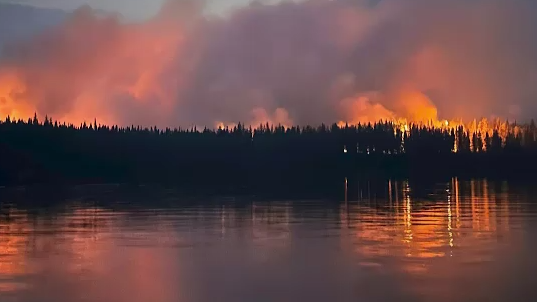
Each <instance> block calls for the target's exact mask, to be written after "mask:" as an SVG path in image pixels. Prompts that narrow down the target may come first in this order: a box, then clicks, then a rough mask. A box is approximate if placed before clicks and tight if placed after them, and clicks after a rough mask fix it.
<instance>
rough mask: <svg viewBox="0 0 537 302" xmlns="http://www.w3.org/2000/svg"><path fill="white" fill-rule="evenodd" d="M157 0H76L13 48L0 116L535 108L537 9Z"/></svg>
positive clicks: (471, 1) (456, 114)
mask: <svg viewBox="0 0 537 302" xmlns="http://www.w3.org/2000/svg"><path fill="white" fill-rule="evenodd" d="M203 9H204V8H203V5H202V4H201V2H199V1H188V0H177V1H168V2H167V3H166V4H165V5H164V6H163V8H162V9H161V11H160V13H158V14H157V15H156V16H155V17H154V18H152V19H150V20H148V21H144V22H141V23H123V22H121V21H120V19H119V18H118V17H116V16H114V15H103V14H102V13H97V12H95V11H94V10H92V9H91V8H90V7H87V6H85V7H81V8H80V9H78V10H76V11H75V12H73V13H72V14H70V15H69V16H68V17H67V18H66V20H65V21H63V22H62V23H61V24H59V25H58V26H54V27H51V28H50V29H47V30H45V31H43V32H41V33H39V34H37V35H35V36H34V37H32V38H29V39H25V40H24V41H19V42H17V43H11V44H10V45H8V46H7V47H6V48H5V49H4V51H3V55H2V58H1V59H0V115H1V116H5V115H8V114H9V115H12V116H19V117H24V118H26V117H28V116H33V113H34V111H35V112H37V113H38V115H40V116H44V115H49V116H52V117H53V118H55V119H59V120H65V121H68V122H74V123H80V122H81V121H83V120H86V121H93V118H97V120H98V121H100V122H103V123H118V124H122V125H126V124H142V125H158V126H161V127H164V126H187V125H198V126H205V125H207V126H216V125H219V124H224V125H228V124H233V123H237V122H245V123H250V124H254V125H255V124H259V123H265V122H270V123H281V124H284V125H290V124H301V125H303V124H318V123H321V122H324V123H333V122H337V121H348V122H350V123H353V122H358V121H360V122H364V121H372V120H377V119H390V118H396V117H404V118H409V119H412V120H427V119H436V118H445V119H452V118H463V119H472V118H479V117H491V116H500V117H503V118H509V119H517V120H526V119H529V118H532V117H533V115H535V114H537V103H536V102H535V101H534V99H536V98H537V85H535V84H534V83H535V82H536V80H537V36H536V35H534V34H533V32H532V31H533V30H534V28H536V26H537V4H532V3H531V2H530V1H524V0H511V1H505V0H427V1H425V0H382V1H374V2H372V1H365V0H364V1H360V0H356V1H353V0H332V1H329V0H306V1H300V2H281V3H278V4H272V5H265V4H260V3H254V4H251V5H249V6H246V7H242V8H238V9H236V10H235V11H233V12H232V13H231V14H230V15H228V16H226V17H214V16H213V17H211V16H207V15H205V14H203Z"/></svg>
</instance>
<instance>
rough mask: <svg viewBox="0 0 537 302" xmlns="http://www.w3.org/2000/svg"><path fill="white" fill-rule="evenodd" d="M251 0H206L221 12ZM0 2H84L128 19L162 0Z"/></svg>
mask: <svg viewBox="0 0 537 302" xmlns="http://www.w3.org/2000/svg"><path fill="white" fill-rule="evenodd" d="M251 1H252V0H206V1H205V2H207V4H208V6H207V9H208V10H209V11H210V12H216V13H223V12H226V11H228V10H229V9H230V8H233V7H236V6H241V5H245V4H248V3H249V2H251ZM0 2H9V3H20V4H23V3H24V4H30V5H34V6H39V7H49V8H50V7H53V8H61V9H65V10H74V9H76V8H78V7H80V6H82V5H84V4H89V5H90V6H91V7H93V8H95V9H103V10H107V11H114V12H119V13H121V14H122V15H123V16H125V17H126V18H129V19H144V18H147V17H150V16H153V15H154V14H156V12H157V11H158V9H159V8H160V6H161V5H162V3H163V2H164V0H0Z"/></svg>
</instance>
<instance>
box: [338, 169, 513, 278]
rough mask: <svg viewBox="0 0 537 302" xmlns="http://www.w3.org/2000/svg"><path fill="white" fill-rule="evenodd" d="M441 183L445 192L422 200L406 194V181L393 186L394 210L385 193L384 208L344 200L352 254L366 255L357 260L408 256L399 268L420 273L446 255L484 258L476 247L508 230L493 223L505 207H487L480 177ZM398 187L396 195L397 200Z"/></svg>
mask: <svg viewBox="0 0 537 302" xmlns="http://www.w3.org/2000/svg"><path fill="white" fill-rule="evenodd" d="M388 185H390V183H388ZM445 186H446V187H445V189H443V190H440V192H445V193H441V195H438V196H437V197H435V198H434V200H427V201H426V200H421V199H420V198H418V197H412V196H413V195H411V194H410V192H411V188H410V186H409V183H408V181H404V182H403V183H402V187H401V188H398V187H397V184H396V186H395V190H394V191H395V192H394V195H395V207H394V208H392V207H391V206H389V197H388V196H387V197H386V207H385V208H383V207H380V208H379V207H378V206H377V205H368V204H364V203H353V202H349V204H348V206H347V210H346V212H347V214H346V218H347V221H348V225H349V228H348V229H349V232H351V234H352V235H351V242H352V246H353V247H354V249H355V251H356V253H357V254H358V255H361V257H365V259H368V260H367V261H365V260H364V261H363V262H364V263H368V264H370V263H377V264H379V265H380V264H381V263H382V261H383V259H384V258H386V257H390V256H391V257H397V255H400V257H401V258H400V259H403V258H407V259H408V260H409V261H406V262H401V266H402V267H401V268H402V269H403V270H404V271H407V272H412V273H425V272H427V271H428V269H427V265H425V264H427V263H429V261H431V260H432V259H435V258H443V257H446V256H448V255H449V257H455V256H457V257H462V255H464V257H466V260H467V261H485V260H486V258H484V257H483V256H482V255H481V254H480V252H479V251H480V250H481V249H483V248H485V247H487V246H491V245H494V244H496V243H497V241H498V240H499V239H498V238H499V237H501V236H500V234H503V233H505V232H509V228H503V229H499V228H497V227H496V223H495V222H494V221H495V220H500V221H502V220H504V217H507V216H509V213H508V212H507V211H508V208H505V207H504V208H496V207H494V206H491V198H494V196H493V195H491V194H489V190H488V187H489V184H488V182H487V181H486V180H485V181H475V180H474V181H469V182H464V183H462V182H460V181H459V180H458V179H457V178H453V179H452V180H451V182H450V183H447V184H445ZM461 186H462V187H461ZM476 187H479V188H482V189H480V190H477V189H476ZM450 188H451V189H450ZM387 191H388V192H389V193H388V194H391V193H390V190H389V189H388V190H387ZM398 191H400V192H401V193H402V196H403V200H402V203H399V198H398ZM463 192H467V193H463ZM461 194H467V195H464V197H461ZM468 210H469V211H468ZM390 212H391V213H393V214H394V218H393V219H394V220H393V221H390V220H389V219H388V218H387V217H389V216H386V215H387V214H389V213H390ZM492 216H494V217H496V218H494V219H492ZM392 223H393V224H392ZM468 228H470V230H472V231H468ZM343 244H344V245H347V244H348V243H345V242H343ZM455 251H456V253H455ZM424 265H425V266H424Z"/></svg>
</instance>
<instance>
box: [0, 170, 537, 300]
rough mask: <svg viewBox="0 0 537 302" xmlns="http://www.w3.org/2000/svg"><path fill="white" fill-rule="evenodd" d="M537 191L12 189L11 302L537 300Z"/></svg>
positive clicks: (8, 231) (6, 290) (495, 185)
mask: <svg viewBox="0 0 537 302" xmlns="http://www.w3.org/2000/svg"><path fill="white" fill-rule="evenodd" d="M533 187H534V184H520V183H508V182H493V181H487V180H473V181H459V180H457V179H452V180H451V181H448V182H445V183H437V184H435V185H434V186H433V185H427V187H425V188H423V187H422V188H420V190H419V191H420V193H419V194H414V193H415V192H416V191H418V189H414V188H413V187H412V184H411V183H409V182H407V181H399V182H397V181H389V182H388V181H387V182H386V183H384V184H382V185H381V186H380V187H379V186H376V188H375V190H374V191H373V190H372V189H371V187H370V185H369V184H363V183H362V184H361V185H360V186H358V185H356V186H355V185H353V186H350V185H347V187H346V189H345V185H344V183H343V182H342V186H341V196H342V198H341V199H337V200H334V199H313V200H312V199H308V200H262V199H258V198H256V197H253V196H246V197H244V196H242V197H239V196H224V197H207V198H201V199H200V198H198V199H192V198H187V197H185V196H182V195H181V194H178V193H177V192H176V191H174V190H172V189H162V188H160V189H157V188H145V189H144V188H137V189H136V188H135V189H132V188H130V189H128V190H125V189H121V188H119V187H118V186H115V185H111V186H98V187H74V188H70V189H69V190H68V193H62V194H52V197H51V196H50V192H49V193H47V194H48V195H47V194H42V193H35V192H33V191H32V189H30V188H18V189H2V190H3V191H4V194H2V195H1V199H0V200H1V208H0V301H22V302H26V301H51V302H52V301H54V302H58V301H59V302H62V301H91V302H93V301H95V302H101V301H102V302H108V301H110V302H116V301H117V302H122V301H125V302H127V301H128V302H146V301H163V302H167V301H200V302H204V301H207V302H209V301H211V302H212V301H310V302H312V301H313V302H314V301H435V302H442V301H450V302H451V301H469V302H470V301H471V302H474V301H536V300H537V280H536V279H535V278H534V276H535V272H536V271H537V260H536V259H537V256H536V255H537V197H536V196H537V195H535V193H537V189H533ZM8 191H9V194H8V193H6V192H8ZM424 192H425V193H424ZM140 200H142V202H140Z"/></svg>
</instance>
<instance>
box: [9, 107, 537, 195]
mask: <svg viewBox="0 0 537 302" xmlns="http://www.w3.org/2000/svg"><path fill="white" fill-rule="evenodd" d="M512 129H517V131H508V132H507V134H506V135H504V137H502V134H501V133H499V132H498V131H496V130H494V131H492V135H489V134H488V132H486V133H485V135H484V137H483V135H482V132H479V133H478V132H474V133H470V132H469V131H467V130H465V128H464V127H462V126H460V127H456V128H434V127H427V126H419V125H410V126H409V127H408V128H402V127H401V125H395V124H394V123H390V122H378V123H375V124H366V125H357V126H348V125H347V126H343V127H340V126H337V125H336V124H334V125H331V126H327V125H320V126H318V127H311V126H305V127H300V126H294V127H291V128H284V127H283V126H273V125H268V124H266V125H260V126H258V127H256V128H251V127H244V126H242V125H241V124H239V125H237V126H236V127H233V128H219V129H216V130H213V129H207V128H205V129H197V128H195V127H193V128H189V129H181V128H178V129H169V128H166V129H157V127H151V128H142V127H134V126H130V127H118V126H107V125H99V124H97V123H96V122H94V123H91V124H85V123H84V124H82V125H80V126H74V125H66V124H60V123H58V122H56V121H52V120H51V119H50V118H45V120H44V121H43V122H41V121H39V120H38V118H37V117H34V118H33V119H29V120H28V121H21V120H18V121H11V120H10V119H9V117H8V118H6V119H5V120H4V121H1V122H0V158H1V168H0V183H1V184H17V183H19V184H20V183H33V182H50V181H58V182H74V183H95V182H99V183H102V182H173V183H178V184H211V185H212V184H222V185H224V184H225V185H233V184H241V185H245V186H252V185H262V184H264V183H265V184H266V183H267V182H270V183H282V184H291V183H292V184H297V183H299V182H300V181H301V180H303V181H304V182H307V183H309V184H312V182H313V183H315V181H319V182H322V181H325V179H326V178H331V177H335V178H338V179H339V178H341V177H356V176H363V177H373V176H378V177H385V176H390V177H407V176H409V175H412V174H416V175H422V176H425V177H428V176H429V175H432V174H445V175H448V174H449V175H470V176H488V175H493V174H494V175H496V174H497V175H502V174H516V173H518V174H521V173H526V174H527V173H531V172H533V171H534V169H535V168H537V160H536V158H537V157H536V156H535V155H537V139H536V137H537V129H536V127H535V125H534V124H533V122H532V123H531V124H529V125H524V126H516V127H512ZM306 180H307V181H306Z"/></svg>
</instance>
